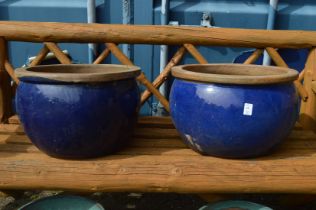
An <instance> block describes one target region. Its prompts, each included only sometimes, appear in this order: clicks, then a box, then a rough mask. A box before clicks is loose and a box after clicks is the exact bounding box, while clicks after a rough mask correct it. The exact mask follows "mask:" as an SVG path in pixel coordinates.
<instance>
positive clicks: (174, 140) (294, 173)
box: [0, 117, 316, 193]
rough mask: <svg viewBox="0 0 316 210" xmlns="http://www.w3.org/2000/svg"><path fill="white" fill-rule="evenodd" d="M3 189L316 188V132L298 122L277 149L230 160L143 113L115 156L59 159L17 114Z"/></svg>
mask: <svg viewBox="0 0 316 210" xmlns="http://www.w3.org/2000/svg"><path fill="white" fill-rule="evenodd" d="M0 171H1V178H0V189H7V190H8V189H43V190H44V189H58V190H68V191H88V192H94V191H107V192H117V191H132V192H136V191H137V192H177V193H316V134H314V133H313V132H312V131H303V130H302V129H301V128H300V127H296V128H295V129H294V130H293V131H292V134H291V136H290V137H289V138H288V139H287V141H286V143H285V144H284V145H282V147H281V148H280V149H279V150H277V151H276V152H275V153H274V154H272V155H270V156H266V157H262V158H257V159H248V160H229V159H222V158H216V157H207V156H201V155H199V154H197V153H196V152H194V151H192V150H191V149H189V148H187V147H186V146H185V145H184V144H183V143H182V142H181V140H180V137H179V135H178V133H177V131H176V130H175V128H174V127H173V124H172V122H171V119H170V118H168V117H141V118H140V119H139V122H138V128H137V130H136V132H135V135H134V138H133V140H132V142H131V143H130V145H129V146H128V147H127V148H125V149H123V150H122V151H120V152H118V153H117V154H115V155H111V156H107V157H104V158H98V159H91V160H60V159H56V158H52V157H49V156H47V155H45V154H43V153H42V152H40V151H39V150H38V149H37V148H36V147H35V146H33V145H32V144H31V142H30V141H29V139H28V138H27V136H26V135H25V134H24V132H23V128H22V127H21V125H20V124H19V122H18V120H17V118H16V117H12V118H10V120H9V124H2V125H1V126H0Z"/></svg>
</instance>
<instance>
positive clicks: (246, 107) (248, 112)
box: [243, 103, 253, 116]
mask: <svg viewBox="0 0 316 210" xmlns="http://www.w3.org/2000/svg"><path fill="white" fill-rule="evenodd" d="M252 110H253V104H249V103H245V104H244V113H243V114H244V115H247V116H251V115H252Z"/></svg>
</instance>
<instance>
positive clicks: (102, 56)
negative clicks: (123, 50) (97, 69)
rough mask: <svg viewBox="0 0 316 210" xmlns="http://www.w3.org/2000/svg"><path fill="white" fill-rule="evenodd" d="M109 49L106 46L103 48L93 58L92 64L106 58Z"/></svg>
mask: <svg viewBox="0 0 316 210" xmlns="http://www.w3.org/2000/svg"><path fill="white" fill-rule="evenodd" d="M110 53H111V52H110V50H109V49H108V48H105V49H104V50H103V51H102V53H101V54H100V55H99V56H98V57H97V58H96V59H95V61H94V62H93V64H100V63H102V61H103V60H104V59H106V57H108V55H109V54H110Z"/></svg>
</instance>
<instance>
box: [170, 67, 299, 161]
mask: <svg viewBox="0 0 316 210" xmlns="http://www.w3.org/2000/svg"><path fill="white" fill-rule="evenodd" d="M172 75H173V76H174V77H175V80H174V82H173V84H172V88H171V92H170V110H171V116H172V119H173V122H174V124H175V127H176V128H177V130H178V131H179V133H180V135H181V137H182V139H183V141H184V142H185V143H186V144H187V145H188V146H189V147H191V148H192V149H194V150H195V151H197V152H199V153H201V154H205V155H213V156H219V157H227V158H249V157H255V156H260V155H264V154H267V153H269V152H270V151H272V150H274V149H275V148H276V147H277V146H278V145H279V144H280V143H281V142H282V141H283V140H284V139H285V138H286V137H287V136H288V134H289V132H290V131H291V129H292V127H293V126H294V124H295V122H296V119H297V116H298V96H297V93H296V90H295V87H294V85H293V82H292V81H294V80H295V79H296V78H297V76H298V73H297V72H296V71H295V70H291V69H287V68H280V67H267V66H257V65H239V64H206V65H184V66H177V67H174V68H173V69H172Z"/></svg>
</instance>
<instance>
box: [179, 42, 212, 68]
mask: <svg viewBox="0 0 316 210" xmlns="http://www.w3.org/2000/svg"><path fill="white" fill-rule="evenodd" d="M183 46H184V47H185V48H186V49H187V50H188V51H189V53H190V54H191V55H192V56H193V57H194V58H195V60H197V62H199V63H200V64H207V63H208V62H207V60H206V59H205V58H204V57H203V55H202V54H201V53H200V52H199V51H198V49H196V48H195V46H194V45H192V44H184V45H183Z"/></svg>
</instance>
